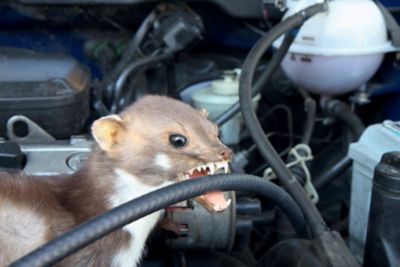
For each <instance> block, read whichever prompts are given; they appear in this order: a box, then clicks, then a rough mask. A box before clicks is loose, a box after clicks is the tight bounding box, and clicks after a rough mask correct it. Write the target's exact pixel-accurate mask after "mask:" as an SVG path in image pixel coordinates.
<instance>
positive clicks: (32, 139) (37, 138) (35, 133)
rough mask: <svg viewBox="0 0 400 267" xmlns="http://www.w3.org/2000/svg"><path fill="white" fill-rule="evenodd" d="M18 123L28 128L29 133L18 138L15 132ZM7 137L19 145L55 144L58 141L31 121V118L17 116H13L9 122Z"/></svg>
mask: <svg viewBox="0 0 400 267" xmlns="http://www.w3.org/2000/svg"><path fill="white" fill-rule="evenodd" d="M17 123H22V124H24V125H25V126H26V128H27V132H26V134H25V135H24V136H18V134H17V133H16V132H15V127H14V126H15V125H16V124H17ZM7 135H8V138H10V140H12V141H16V142H18V143H20V144H21V143H53V142H55V141H56V139H54V137H53V136H51V135H50V134H48V133H47V132H46V131H45V130H43V129H42V128H41V127H40V126H39V125H37V124H36V123H35V122H33V121H31V120H30V119H29V118H27V117H25V116H22V115H16V116H12V117H11V118H10V119H9V120H8V121H7Z"/></svg>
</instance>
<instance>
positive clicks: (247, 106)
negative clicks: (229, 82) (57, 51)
mask: <svg viewBox="0 0 400 267" xmlns="http://www.w3.org/2000/svg"><path fill="white" fill-rule="evenodd" d="M324 8H325V6H324V4H316V5H313V6H310V7H308V8H306V9H304V10H302V11H300V12H299V13H296V14H295V15H293V16H291V17H288V18H287V19H285V20H284V21H282V22H281V23H279V24H277V25H276V26H275V27H273V28H272V29H271V30H270V31H269V32H268V33H267V34H266V35H265V36H264V37H262V38H261V39H260V40H259V41H258V42H257V43H256V44H255V46H254V47H253V48H252V49H251V51H250V53H249V54H248V55H247V57H246V60H245V62H244V64H243V67H242V73H241V75H240V81H239V99H240V106H241V110H242V115H243V119H244V121H245V123H246V127H247V129H248V130H249V132H250V135H251V137H252V139H253V141H254V143H255V144H256V145H257V148H258V151H259V152H260V153H261V155H262V157H263V158H264V159H265V161H266V162H268V163H269V165H270V166H271V168H272V169H273V171H274V172H275V174H276V175H277V177H278V179H279V181H280V182H281V183H282V184H283V186H284V187H285V188H286V190H287V191H288V192H289V193H290V195H291V196H292V197H293V198H294V200H295V201H296V202H297V203H298V204H299V206H300V207H301V209H302V210H303V212H304V216H305V218H306V220H307V222H308V224H309V226H310V230H311V232H312V233H313V234H314V235H315V236H318V235H321V234H322V233H324V232H325V231H327V229H328V228H327V226H326V224H325V222H324V220H323V218H322V216H321V214H320V213H319V212H318V209H317V208H316V207H315V205H314V204H313V203H312V202H311V200H310V199H309V197H308V196H307V195H306V194H305V191H304V189H303V188H302V187H301V185H300V184H299V183H298V182H297V180H296V177H294V176H293V174H292V173H291V172H290V170H289V169H288V168H287V167H286V165H285V163H284V162H283V161H282V159H281V158H280V157H279V155H278V154H277V152H276V151H275V149H274V147H273V146H272V145H271V143H270V142H269V140H268V138H266V137H265V134H264V131H263V129H262V128H261V125H260V123H259V122H258V120H257V116H256V114H255V112H254V109H253V107H252V106H253V102H252V93H251V88H252V84H253V76H254V73H255V70H256V67H257V64H258V62H259V60H260V59H261V57H262V56H263V55H264V53H265V51H266V50H268V48H269V47H270V46H271V45H272V43H273V42H274V41H275V40H276V39H277V38H279V36H281V35H282V34H285V33H287V32H290V31H292V30H294V29H296V28H298V27H299V26H301V25H302V24H303V23H304V21H306V20H307V19H308V18H309V17H310V16H312V15H314V14H316V13H319V12H321V11H323V10H324Z"/></svg>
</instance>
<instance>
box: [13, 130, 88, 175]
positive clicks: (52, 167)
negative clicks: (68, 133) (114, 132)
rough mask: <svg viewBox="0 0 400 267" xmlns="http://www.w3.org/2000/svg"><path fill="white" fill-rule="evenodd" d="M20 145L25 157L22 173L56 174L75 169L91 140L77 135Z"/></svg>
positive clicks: (86, 151)
mask: <svg viewBox="0 0 400 267" xmlns="http://www.w3.org/2000/svg"><path fill="white" fill-rule="evenodd" d="M20 145H21V151H22V152H23V153H24V154H25V155H26V159H27V161H26V165H25V168H24V169H23V172H24V173H26V174H32V175H57V174H63V173H73V172H74V171H76V170H77V169H78V168H79V167H80V166H81V164H82V162H83V161H84V160H85V159H86V156H87V154H88V153H89V152H90V150H91V145H92V142H91V141H89V140H88V139H87V138H85V137H82V136H77V137H71V139H70V140H69V141H54V142H53V143H47V144H46V143H41V144H40V143H37V144H29V143H27V144H20Z"/></svg>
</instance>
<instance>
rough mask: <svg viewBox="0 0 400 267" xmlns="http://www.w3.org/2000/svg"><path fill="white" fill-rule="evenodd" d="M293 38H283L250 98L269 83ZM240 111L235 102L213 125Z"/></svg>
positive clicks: (224, 121)
mask: <svg viewBox="0 0 400 267" xmlns="http://www.w3.org/2000/svg"><path fill="white" fill-rule="evenodd" d="M293 40H294V36H293V35H292V34H286V35H285V38H284V39H283V42H282V44H281V46H280V47H279V49H278V50H277V51H276V53H275V54H274V56H273V57H272V59H271V61H270V62H269V64H268V66H267V68H266V69H265V71H264V72H263V73H262V74H261V76H260V77H259V78H258V79H257V81H256V82H255V84H254V87H253V90H252V97H255V96H256V95H257V94H258V93H260V92H261V90H262V88H263V87H264V85H265V84H266V83H267V82H268V81H269V79H270V78H271V76H272V74H274V72H275V71H276V70H277V68H278V67H279V65H280V64H281V62H282V60H283V58H284V57H285V55H286V53H287V51H288V50H289V47H290V45H291V44H292V43H293ZM239 111H240V104H239V102H236V103H235V104H233V105H232V106H230V107H229V108H228V109H227V110H226V111H224V112H223V113H222V114H221V115H220V116H219V117H218V118H217V119H216V120H215V123H216V124H217V125H218V126H221V125H223V124H224V123H226V122H227V121H229V120H230V119H232V118H233V117H234V116H235V115H236V114H237V113H238V112H239Z"/></svg>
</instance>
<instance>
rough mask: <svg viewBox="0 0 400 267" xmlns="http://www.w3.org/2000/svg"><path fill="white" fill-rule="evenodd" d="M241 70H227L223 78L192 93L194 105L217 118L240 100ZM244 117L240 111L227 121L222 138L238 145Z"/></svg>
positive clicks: (256, 101) (224, 141) (256, 98)
mask: <svg viewBox="0 0 400 267" xmlns="http://www.w3.org/2000/svg"><path fill="white" fill-rule="evenodd" d="M239 75H240V70H239V69H235V70H233V71H225V75H223V77H222V79H218V80H214V81H212V82H211V84H209V85H208V86H205V87H203V88H201V89H199V90H197V91H195V92H194V93H193V94H192V100H193V105H194V106H195V107H196V108H199V109H206V110H207V111H208V112H209V118H210V119H211V120H215V119H216V118H218V116H220V115H221V114H222V113H224V112H225V111H226V110H227V109H228V108H229V107H230V106H231V105H233V104H235V103H236V102H237V101H239ZM259 99H260V96H259V95H258V96H257V97H255V98H254V100H253V103H254V108H256V107H257V104H258V101H259ZM242 126H243V118H242V115H241V114H240V113H238V114H236V115H235V116H234V117H233V118H232V119H231V120H229V121H228V122H226V123H225V124H224V125H223V126H222V127H221V128H220V130H221V140H222V142H223V143H224V144H227V145H236V144H238V143H239V141H240V134H241V132H242Z"/></svg>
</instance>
